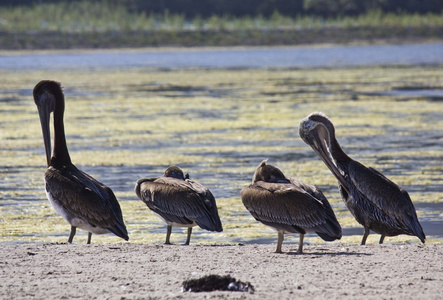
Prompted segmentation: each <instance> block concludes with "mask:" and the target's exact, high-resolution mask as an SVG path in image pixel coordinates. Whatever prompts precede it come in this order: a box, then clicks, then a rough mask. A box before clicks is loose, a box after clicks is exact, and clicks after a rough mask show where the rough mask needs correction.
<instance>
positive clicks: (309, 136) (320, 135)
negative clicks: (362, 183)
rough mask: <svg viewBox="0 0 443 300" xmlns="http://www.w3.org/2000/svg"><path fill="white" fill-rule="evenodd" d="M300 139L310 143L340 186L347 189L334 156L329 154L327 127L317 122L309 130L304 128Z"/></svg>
mask: <svg viewBox="0 0 443 300" xmlns="http://www.w3.org/2000/svg"><path fill="white" fill-rule="evenodd" d="M302 139H303V140H304V141H305V142H306V143H307V144H308V145H310V146H311V147H312V149H314V151H315V152H316V153H317V154H318V156H320V158H321V159H322V160H323V162H324V163H325V164H326V166H327V167H328V168H329V170H331V172H332V174H334V176H335V177H336V178H337V179H338V181H339V182H340V183H341V184H342V186H343V187H344V188H345V189H346V190H348V188H347V187H348V184H347V183H346V180H345V178H344V176H343V174H342V173H341V172H340V170H339V169H338V168H337V166H336V165H335V161H334V158H333V157H332V155H331V151H330V140H329V134H328V131H327V129H326V128H325V127H324V126H323V125H321V124H317V125H316V126H314V127H312V128H310V129H309V131H307V130H305V131H304V132H303V134H302Z"/></svg>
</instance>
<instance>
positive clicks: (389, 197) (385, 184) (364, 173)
mask: <svg viewBox="0 0 443 300" xmlns="http://www.w3.org/2000/svg"><path fill="white" fill-rule="evenodd" d="M349 180H351V181H352V183H353V185H354V186H355V187H356V188H357V190H358V191H359V192H360V193H361V194H363V195H364V196H365V198H366V200H367V201H369V202H371V203H372V204H373V205H375V206H376V207H377V208H378V209H379V210H381V211H382V212H383V213H384V214H386V215H387V216H389V217H390V218H391V219H392V220H393V221H395V222H397V223H398V226H399V227H406V228H409V229H410V230H411V231H412V232H413V233H414V234H415V235H417V236H418V237H419V238H421V239H422V241H423V240H424V238H425V236H424V233H423V229H422V228H421V225H420V223H419V221H418V218H417V214H416V212H415V208H414V205H413V204H412V201H411V198H410V197H409V194H408V193H407V192H406V191H405V190H403V189H402V188H400V187H399V186H398V185H396V184H395V183H394V182H392V181H391V180H389V179H388V178H386V177H385V176H384V175H383V174H381V173H380V172H379V171H377V170H375V169H373V168H366V167H365V166H363V165H362V164H360V163H358V162H353V163H351V164H350V165H349Z"/></svg>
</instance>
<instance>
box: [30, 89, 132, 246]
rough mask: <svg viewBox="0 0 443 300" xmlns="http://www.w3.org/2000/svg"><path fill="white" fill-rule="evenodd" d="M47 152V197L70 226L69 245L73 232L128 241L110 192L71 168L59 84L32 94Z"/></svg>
mask: <svg viewBox="0 0 443 300" xmlns="http://www.w3.org/2000/svg"><path fill="white" fill-rule="evenodd" d="M33 96H34V101H35V104H36V105H37V108H38V113H39V116H40V123H41V126H42V132H43V141H44V144H45V150H46V161H47V164H48V169H47V170H46V172H45V186H46V195H47V197H48V199H49V202H50V203H51V204H52V206H53V207H54V209H55V210H56V211H57V212H58V213H59V214H60V215H61V216H62V217H63V218H64V219H65V220H66V221H67V222H68V223H69V224H70V225H71V234H70V235H69V239H68V243H72V239H73V238H74V235H75V232H76V228H80V229H83V230H86V231H88V241H87V243H88V244H90V243H91V236H92V234H93V233H94V234H104V233H114V234H115V235H116V236H118V237H121V238H123V239H125V240H128V239H129V238H128V232H127V231H126V227H125V224H124V223H123V217H122V211H121V209H120V205H119V204H118V201H117V199H116V198H115V195H114V193H113V192H112V190H111V189H110V188H109V187H107V186H106V185H104V184H102V183H100V182H98V181H97V180H95V179H94V178H92V177H91V176H89V175H88V174H86V173H84V172H82V171H80V170H79V169H77V168H76V167H75V165H73V164H72V162H71V158H70V157H69V152H68V147H67V146H66V138H65V130H64V124H63V114H64V110H65V97H64V95H63V91H62V88H61V86H60V83H58V82H55V81H50V80H42V81H40V82H39V83H38V84H37V85H36V86H35V87H34V91H33ZM52 112H53V113H54V150H53V152H52V156H51V141H50V139H51V133H50V130H49V122H50V120H49V119H50V114H51V113H52Z"/></svg>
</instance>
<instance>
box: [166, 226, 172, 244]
mask: <svg viewBox="0 0 443 300" xmlns="http://www.w3.org/2000/svg"><path fill="white" fill-rule="evenodd" d="M171 231H172V226H171V225H168V229H167V230H166V242H165V245H171V242H170V241H169V238H170V237H171Z"/></svg>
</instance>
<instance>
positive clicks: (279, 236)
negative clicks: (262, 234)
mask: <svg viewBox="0 0 443 300" xmlns="http://www.w3.org/2000/svg"><path fill="white" fill-rule="evenodd" d="M284 239H285V234H284V233H283V231H279V232H278V241H277V249H276V250H275V253H283V252H282V251H281V245H282V244H283V240H284Z"/></svg>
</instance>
